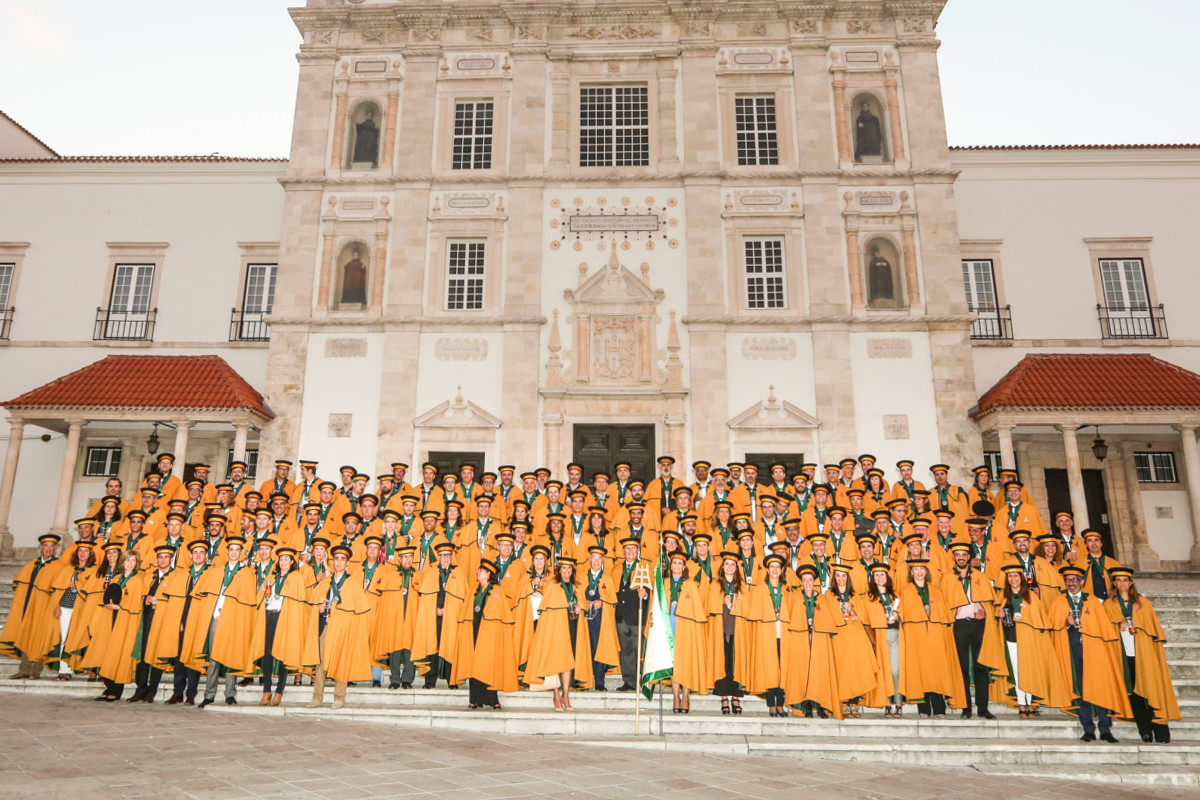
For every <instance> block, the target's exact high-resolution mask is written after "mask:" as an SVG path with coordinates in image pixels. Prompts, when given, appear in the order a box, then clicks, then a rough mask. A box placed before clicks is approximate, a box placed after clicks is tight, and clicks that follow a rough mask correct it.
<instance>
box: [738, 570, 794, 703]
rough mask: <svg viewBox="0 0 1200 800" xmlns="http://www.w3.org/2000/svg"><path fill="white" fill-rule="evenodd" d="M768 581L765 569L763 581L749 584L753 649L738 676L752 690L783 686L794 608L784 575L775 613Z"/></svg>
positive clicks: (739, 680)
mask: <svg viewBox="0 0 1200 800" xmlns="http://www.w3.org/2000/svg"><path fill="white" fill-rule="evenodd" d="M768 582H769V581H768V579H767V578H766V577H765V571H764V577H763V579H762V582H761V583H759V584H757V585H754V586H751V587H750V590H749V592H748V602H747V603H746V606H745V609H744V613H745V615H746V619H747V621H749V622H750V623H751V629H750V636H749V637H748V644H749V647H748V649H749V651H750V652H749V653H747V657H748V661H747V663H746V666H747V667H748V670H747V671H746V672H745V673H744V674H743V675H742V676H741V677H737V676H735V680H737V682H738V683H740V684H741V685H742V687H743V688H744V689H745V690H746V691H747V692H749V693H750V694H762V693H764V692H766V691H767V690H768V689H775V688H782V687H783V682H782V681H783V678H782V676H783V670H782V663H781V662H782V657H783V652H784V649H783V635H784V633H785V632H786V631H787V629H788V622H789V618H788V614H789V613H790V610H791V609H790V603H789V602H788V596H787V586H786V585H784V584H783V579H782V578H781V579H780V588H781V590H782V592H783V597H782V599H781V600H780V603H779V611H778V614H777V613H776V610H775V604H774V601H773V600H772V598H771V592H770V589H769V588H768ZM776 623H778V624H776ZM739 661H740V659H739Z"/></svg>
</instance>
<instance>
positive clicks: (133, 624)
mask: <svg viewBox="0 0 1200 800" xmlns="http://www.w3.org/2000/svg"><path fill="white" fill-rule="evenodd" d="M147 577H148V573H147V572H146V571H145V570H139V571H137V572H135V573H134V574H133V575H131V576H130V577H129V579H128V580H127V581H126V582H125V586H124V587H122V589H121V602H120V608H119V609H118V610H116V611H112V610H110V609H107V608H104V607H103V606H101V607H100V609H99V610H98V611H97V612H96V614H95V615H93V617H92V620H91V628H92V641H91V644H89V645H88V649H87V655H86V657H85V658H84V659H83V664H82V665H83V667H84V669H94V670H96V671H97V672H99V673H100V677H102V678H107V679H108V680H110V681H112V682H113V683H129V682H130V681H132V680H133V673H134V670H135V669H136V667H137V661H136V660H134V658H133V648H134V644H135V643H136V641H137V637H138V634H139V633H140V632H141V630H142V609H143V608H144V607H145V602H146V586H147V585H148V584H147V583H146V578H147Z"/></svg>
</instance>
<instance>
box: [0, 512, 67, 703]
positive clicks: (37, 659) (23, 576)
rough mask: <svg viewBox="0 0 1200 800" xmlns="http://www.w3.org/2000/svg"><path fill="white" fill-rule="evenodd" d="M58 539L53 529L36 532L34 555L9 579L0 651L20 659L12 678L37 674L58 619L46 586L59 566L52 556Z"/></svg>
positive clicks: (60, 563) (0, 634)
mask: <svg viewBox="0 0 1200 800" xmlns="http://www.w3.org/2000/svg"><path fill="white" fill-rule="evenodd" d="M61 540H62V537H60V536H59V535H58V534H55V533H47V534H43V535H41V536H39V537H38V557H37V558H35V559H33V560H32V561H30V562H29V563H27V564H26V565H25V566H23V567H21V571H20V572H18V573H17V577H16V578H15V579H13V599H12V605H11V606H10V611H9V613H8V619H7V620H5V623H4V630H3V631H0V655H5V656H8V657H9V658H19V659H21V666H20V667H19V668H18V669H17V671H16V673H15V674H13V675H11V676H9V677H11V678H12V679H14V680H19V679H21V678H37V677H38V676H39V675H41V673H42V660H43V658H44V657H45V656H46V654H47V653H48V652H49V651H50V649H51V646H52V640H53V639H54V632H55V630H56V629H57V628H58V620H57V619H55V617H54V615H53V612H52V610H51V606H50V599H51V594H52V592H51V588H50V586H51V583H52V582H53V579H54V577H55V576H56V575H57V574H58V572H59V571H60V570H62V569H63V564H62V562H60V561H58V560H57V559H56V558H55V557H54V554H55V551H56V550H57V549H58V543H59V542H60V541H61Z"/></svg>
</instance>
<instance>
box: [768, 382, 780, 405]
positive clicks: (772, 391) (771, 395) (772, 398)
mask: <svg viewBox="0 0 1200 800" xmlns="http://www.w3.org/2000/svg"><path fill="white" fill-rule="evenodd" d="M778 403H779V400H778V399H777V398H776V397H775V387H774V386H768V387H767V405H769V406H772V407H774V406H775V405H777V404H778Z"/></svg>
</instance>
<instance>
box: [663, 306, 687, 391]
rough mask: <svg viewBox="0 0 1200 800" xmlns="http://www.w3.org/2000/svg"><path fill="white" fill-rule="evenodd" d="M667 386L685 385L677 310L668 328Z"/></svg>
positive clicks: (672, 313) (672, 312)
mask: <svg viewBox="0 0 1200 800" xmlns="http://www.w3.org/2000/svg"><path fill="white" fill-rule="evenodd" d="M665 366H666V369H667V385H668V386H682V385H683V362H682V361H680V360H679V327H678V326H677V325H676V324H675V310H674V309H672V310H671V324H670V326H669V327H668V328H667V363H666V365H665Z"/></svg>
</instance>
